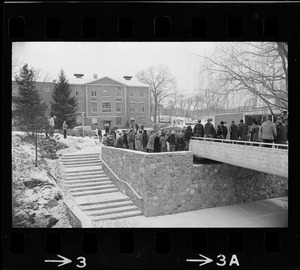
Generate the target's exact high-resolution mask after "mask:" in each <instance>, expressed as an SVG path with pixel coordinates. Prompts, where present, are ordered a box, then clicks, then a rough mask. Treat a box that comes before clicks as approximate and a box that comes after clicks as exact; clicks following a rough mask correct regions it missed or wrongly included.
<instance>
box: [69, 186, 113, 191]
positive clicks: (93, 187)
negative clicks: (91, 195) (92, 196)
mask: <svg viewBox="0 0 300 270" xmlns="http://www.w3.org/2000/svg"><path fill="white" fill-rule="evenodd" d="M115 187H116V186H115V185H114V184H108V185H101V184H100V185H99V184H98V185H97V186H88V187H87V186H85V187H75V188H73V187H72V188H70V191H71V192H80V191H90V190H102V189H108V188H115Z"/></svg>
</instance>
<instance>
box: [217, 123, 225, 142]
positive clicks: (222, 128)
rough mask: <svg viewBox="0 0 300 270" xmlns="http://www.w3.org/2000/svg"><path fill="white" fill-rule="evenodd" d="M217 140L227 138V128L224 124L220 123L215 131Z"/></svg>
mask: <svg viewBox="0 0 300 270" xmlns="http://www.w3.org/2000/svg"><path fill="white" fill-rule="evenodd" d="M216 135H217V138H219V139H226V136H227V128H226V127H225V126H224V122H223V121H221V122H220V125H219V126H218V130H217V134H216Z"/></svg>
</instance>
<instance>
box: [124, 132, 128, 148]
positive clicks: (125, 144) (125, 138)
mask: <svg viewBox="0 0 300 270" xmlns="http://www.w3.org/2000/svg"><path fill="white" fill-rule="evenodd" d="M127 137H128V135H127V133H126V132H125V130H123V143H124V147H125V148H126V149H128V148H129V146H128V138H127Z"/></svg>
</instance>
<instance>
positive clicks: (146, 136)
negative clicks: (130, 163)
mask: <svg viewBox="0 0 300 270" xmlns="http://www.w3.org/2000/svg"><path fill="white" fill-rule="evenodd" d="M147 143H148V134H147V130H144V132H143V134H142V144H143V151H144V152H147Z"/></svg>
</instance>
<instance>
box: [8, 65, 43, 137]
mask: <svg viewBox="0 0 300 270" xmlns="http://www.w3.org/2000/svg"><path fill="white" fill-rule="evenodd" d="M15 80H16V82H17V84H18V86H19V95H18V96H14V97H13V98H12V117H13V118H14V120H15V123H16V124H17V125H18V126H19V127H20V128H21V129H22V130H24V131H27V132H30V131H32V132H34V131H35V130H41V129H43V128H45V126H46V125H47V118H46V110H47V105H46V104H45V103H42V99H41V97H40V96H39V93H38V90H36V88H35V72H34V70H33V69H32V68H31V69H30V68H29V67H28V64H25V65H24V66H23V67H22V68H21V69H20V74H19V75H17V76H16V77H15Z"/></svg>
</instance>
